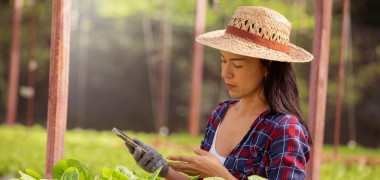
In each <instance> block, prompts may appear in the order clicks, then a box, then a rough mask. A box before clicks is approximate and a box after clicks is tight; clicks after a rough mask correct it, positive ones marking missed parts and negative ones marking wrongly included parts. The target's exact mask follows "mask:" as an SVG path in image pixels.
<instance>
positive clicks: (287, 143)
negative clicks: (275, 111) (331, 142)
mask: <svg viewBox="0 0 380 180" xmlns="http://www.w3.org/2000/svg"><path fill="white" fill-rule="evenodd" d="M270 139H271V141H272V142H271V143H270V147H269V151H268V161H269V163H268V166H267V167H266V174H267V176H268V179H270V180H272V179H294V180H297V179H305V177H306V171H305V166H306V163H307V161H308V160H309V158H310V147H309V144H308V141H307V140H308V134H307V131H306V129H305V127H304V126H302V125H301V123H300V122H299V121H298V120H297V119H296V118H295V117H293V116H289V115H288V117H286V118H284V120H283V121H282V122H280V123H279V125H278V126H277V128H276V130H275V132H274V133H273V134H272V135H271V136H270Z"/></svg>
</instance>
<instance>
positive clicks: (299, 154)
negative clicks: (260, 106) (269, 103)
mask: <svg viewBox="0 0 380 180" xmlns="http://www.w3.org/2000/svg"><path fill="white" fill-rule="evenodd" d="M238 101H239V100H229V101H225V102H223V103H220V104H219V106H218V107H216V108H215V109H214V111H213V112H212V115H211V117H210V119H209V121H208V123H207V128H206V133H205V137H204V140H203V141H202V142H201V149H203V150H206V151H209V150H210V148H211V145H212V141H213V139H214V135H215V131H216V129H217V127H218V125H219V123H220V122H221V120H222V119H223V117H224V114H225V113H226V111H227V109H228V107H229V105H231V104H233V103H235V102H238ZM307 140H308V134H307V131H306V129H305V127H304V126H302V125H301V123H300V122H299V121H298V120H297V118H295V117H294V116H291V115H285V114H278V113H275V112H273V111H272V110H271V109H270V108H269V109H268V110H267V111H265V112H263V113H262V114H261V115H259V116H258V118H257V119H256V120H255V121H254V123H253V124H252V125H251V127H250V129H249V131H248V133H247V134H246V135H245V136H244V138H243V139H242V141H241V142H240V143H239V144H238V145H237V146H236V147H235V149H233V150H232V151H231V153H230V154H229V155H228V156H227V158H226V160H225V162H224V166H225V167H226V168H227V169H228V171H229V172H230V173H231V174H232V175H233V176H235V177H236V178H237V179H247V178H248V176H251V175H259V176H261V177H264V178H267V179H270V180H272V179H305V177H306V172H305V165H306V163H307V161H308V160H309V158H310V148H309V144H308V142H307Z"/></svg>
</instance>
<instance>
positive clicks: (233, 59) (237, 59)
mask: <svg viewBox="0 0 380 180" xmlns="http://www.w3.org/2000/svg"><path fill="white" fill-rule="evenodd" d="M219 54H220V56H222V57H224V56H223V54H222V53H219ZM230 60H231V61H245V60H246V59H244V58H231V59H230Z"/></svg>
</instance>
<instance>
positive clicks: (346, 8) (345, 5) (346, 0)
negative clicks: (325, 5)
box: [334, 0, 350, 158]
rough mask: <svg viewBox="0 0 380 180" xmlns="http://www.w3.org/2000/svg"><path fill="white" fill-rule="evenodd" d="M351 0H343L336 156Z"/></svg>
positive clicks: (335, 132) (335, 153)
mask: <svg viewBox="0 0 380 180" xmlns="http://www.w3.org/2000/svg"><path fill="white" fill-rule="evenodd" d="M349 5H350V1H349V0H343V13H342V17H343V18H342V29H341V32H342V34H341V39H340V57H339V70H338V89H337V93H336V94H337V95H336V108H335V130H334V157H335V158H337V156H338V146H339V139H340V121H341V112H342V94H343V77H344V58H345V56H344V55H345V53H346V48H345V47H346V39H347V35H348V26H347V25H348V22H347V20H348V19H347V16H348V15H347V14H348V13H349Z"/></svg>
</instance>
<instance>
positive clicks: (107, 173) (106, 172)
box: [101, 167, 128, 180]
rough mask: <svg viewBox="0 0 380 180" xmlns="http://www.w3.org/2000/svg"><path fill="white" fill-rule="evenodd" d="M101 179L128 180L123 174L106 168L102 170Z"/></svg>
mask: <svg viewBox="0 0 380 180" xmlns="http://www.w3.org/2000/svg"><path fill="white" fill-rule="evenodd" d="M101 179H117V180H128V178H127V176H125V175H124V174H123V173H121V172H119V171H117V170H114V169H109V168H106V167H104V168H103V171H102V177H101Z"/></svg>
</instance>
